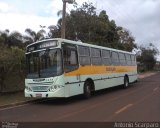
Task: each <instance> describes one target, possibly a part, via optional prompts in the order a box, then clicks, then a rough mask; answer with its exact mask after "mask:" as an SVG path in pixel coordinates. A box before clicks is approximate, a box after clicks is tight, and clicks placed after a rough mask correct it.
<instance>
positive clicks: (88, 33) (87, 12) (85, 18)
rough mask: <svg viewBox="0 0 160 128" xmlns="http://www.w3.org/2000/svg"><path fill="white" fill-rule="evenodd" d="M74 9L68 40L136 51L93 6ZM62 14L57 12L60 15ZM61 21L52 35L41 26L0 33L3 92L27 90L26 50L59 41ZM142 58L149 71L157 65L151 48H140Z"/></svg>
mask: <svg viewBox="0 0 160 128" xmlns="http://www.w3.org/2000/svg"><path fill="white" fill-rule="evenodd" d="M74 7H75V9H74V10H71V12H70V14H67V15H66V38H67V39H70V40H81V41H83V42H86V43H92V44H96V45H100V46H106V47H111V48H116V49H121V50H126V51H132V50H133V49H134V48H137V45H136V43H135V39H134V37H133V36H132V35H131V33H130V32H129V31H128V30H127V29H125V28H123V27H121V26H117V25H116V23H115V21H114V20H110V19H109V16H108V15H107V12H106V11H105V10H102V11H101V12H100V13H99V14H97V13H96V8H95V7H94V6H93V4H92V3H86V2H85V3H83V4H82V6H81V7H78V6H77V4H76V3H75V4H74ZM60 14H61V11H59V12H58V15H60ZM61 25H62V19H61V18H60V19H59V20H58V22H57V25H50V26H49V27H48V29H49V32H46V31H45V30H44V27H45V26H41V28H42V29H41V30H39V31H38V32H35V31H33V30H32V29H30V28H27V29H26V30H25V33H26V34H25V35H22V34H21V33H19V32H17V31H14V32H10V31H9V30H7V29H6V30H5V31H0V92H12V91H19V90H23V89H24V78H25V54H24V53H25V47H26V45H28V44H31V43H33V42H35V41H38V40H43V39H45V38H59V37H60V33H61ZM141 50H142V54H141V56H139V57H138V61H139V62H140V63H141V64H144V65H145V67H146V69H147V70H151V69H152V68H153V67H154V65H155V61H156V59H155V55H156V54H157V53H158V52H155V50H151V49H148V48H141Z"/></svg>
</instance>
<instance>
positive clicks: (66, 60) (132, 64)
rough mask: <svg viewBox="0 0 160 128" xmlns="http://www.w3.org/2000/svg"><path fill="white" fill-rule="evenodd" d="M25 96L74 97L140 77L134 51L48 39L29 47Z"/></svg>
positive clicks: (126, 84)
mask: <svg viewBox="0 0 160 128" xmlns="http://www.w3.org/2000/svg"><path fill="white" fill-rule="evenodd" d="M26 64H27V76H26V79H25V91H24V92H25V97H44V98H47V97H71V96H75V95H79V94H83V95H84V96H85V97H86V98H89V97H90V96H91V94H92V92H94V91H97V90H101V89H105V88H110V87H113V86H118V85H123V87H124V88H127V87H128V85H129V83H132V82H134V81H137V65H136V57H135V55H134V54H133V53H130V52H126V51H121V50H116V49H111V48H106V47H101V46H96V45H91V44H87V43H82V42H76V41H71V40H66V39H60V38H55V39H46V40H42V41H38V42H35V43H33V44H30V45H28V46H27V48H26Z"/></svg>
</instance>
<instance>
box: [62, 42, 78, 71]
mask: <svg viewBox="0 0 160 128" xmlns="http://www.w3.org/2000/svg"><path fill="white" fill-rule="evenodd" d="M63 62H64V72H71V71H74V70H76V69H77V68H78V58H77V50H76V47H72V46H71V47H70V46H67V45H65V46H64V47H63Z"/></svg>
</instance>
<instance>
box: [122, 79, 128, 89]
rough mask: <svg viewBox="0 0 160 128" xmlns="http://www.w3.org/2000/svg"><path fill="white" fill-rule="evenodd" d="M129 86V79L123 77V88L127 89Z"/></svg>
mask: <svg viewBox="0 0 160 128" xmlns="http://www.w3.org/2000/svg"><path fill="white" fill-rule="evenodd" d="M128 86H129V79H128V77H127V76H125V77H124V85H123V88H124V89H126V88H128Z"/></svg>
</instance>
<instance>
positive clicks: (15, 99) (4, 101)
mask: <svg viewBox="0 0 160 128" xmlns="http://www.w3.org/2000/svg"><path fill="white" fill-rule="evenodd" d="M29 100H33V99H31V98H25V97H24V92H15V93H6V94H1V95H0V106H4V105H8V104H14V103H19V102H23V101H29Z"/></svg>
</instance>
